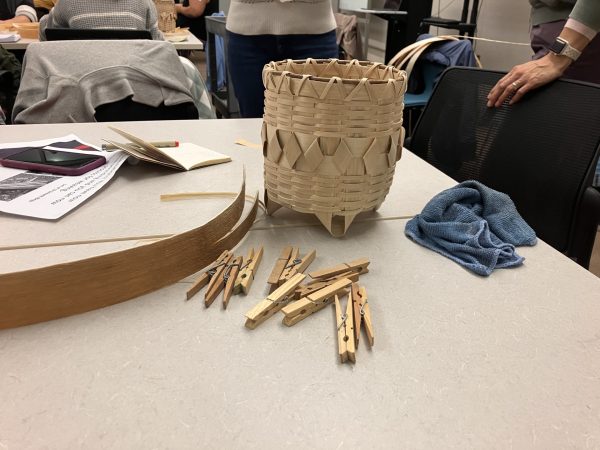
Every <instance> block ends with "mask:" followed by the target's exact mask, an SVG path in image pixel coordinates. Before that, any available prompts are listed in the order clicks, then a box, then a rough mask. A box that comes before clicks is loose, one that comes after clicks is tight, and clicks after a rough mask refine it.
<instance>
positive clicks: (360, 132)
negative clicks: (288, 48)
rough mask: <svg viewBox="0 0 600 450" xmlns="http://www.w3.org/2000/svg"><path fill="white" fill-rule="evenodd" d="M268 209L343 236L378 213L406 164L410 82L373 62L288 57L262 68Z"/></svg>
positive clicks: (399, 73)
mask: <svg viewBox="0 0 600 450" xmlns="http://www.w3.org/2000/svg"><path fill="white" fill-rule="evenodd" d="M263 83H264V85H265V114H264V125H263V131H262V139H263V154H264V157H265V204H266V206H267V211H268V213H269V214H272V213H274V212H275V211H276V210H277V209H279V207H280V206H286V207H288V208H291V209H293V210H295V211H299V212H304V213H312V214H315V215H316V216H317V218H318V219H319V220H320V221H321V222H322V223H323V225H324V226H325V227H326V228H327V230H328V231H329V232H330V233H331V234H332V235H333V236H342V235H344V234H345V233H346V231H347V230H348V227H349V226H350V224H351V223H352V221H353V220H354V218H355V217H356V215H357V214H358V213H360V212H362V211H369V210H374V209H377V208H379V206H380V205H381V204H382V202H383V200H384V199H385V197H386V195H387V193H388V191H389V188H390V185H391V183H392V178H393V175H394V170H395V167H396V162H397V161H398V160H399V159H400V156H401V151H402V142H403V137H404V132H403V129H402V109H403V103H402V102H403V97H404V92H405V90H406V77H405V73H404V72H403V71H400V70H397V69H396V68H393V67H390V66H385V65H383V64H375V63H369V62H359V61H356V60H353V61H338V60H314V59H310V58H309V59H307V60H299V61H293V60H286V61H279V62H272V63H270V64H268V65H266V66H265V68H264V70H263Z"/></svg>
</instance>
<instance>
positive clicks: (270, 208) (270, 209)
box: [265, 191, 281, 216]
mask: <svg viewBox="0 0 600 450" xmlns="http://www.w3.org/2000/svg"><path fill="white" fill-rule="evenodd" d="M265 207H266V208H267V215H268V216H271V215H273V213H274V212H275V211H277V210H278V209H279V208H281V205H280V204H279V203H275V202H274V201H273V200H269V194H267V191H265Z"/></svg>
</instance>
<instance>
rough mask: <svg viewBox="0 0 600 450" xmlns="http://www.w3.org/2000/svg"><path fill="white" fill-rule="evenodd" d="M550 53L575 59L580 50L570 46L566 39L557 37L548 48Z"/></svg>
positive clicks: (579, 54)
mask: <svg viewBox="0 0 600 450" xmlns="http://www.w3.org/2000/svg"><path fill="white" fill-rule="evenodd" d="M548 50H550V51H551V52H552V53H554V54H555V55H559V56H566V57H567V58H570V59H572V60H573V61H577V58H579V56H581V52H580V51H579V50H577V49H576V48H574V47H571V44H569V42H568V41H566V40H564V39H563V38H561V37H557V38H556V40H555V41H554V42H553V43H552V45H551V46H550V47H549V48H548Z"/></svg>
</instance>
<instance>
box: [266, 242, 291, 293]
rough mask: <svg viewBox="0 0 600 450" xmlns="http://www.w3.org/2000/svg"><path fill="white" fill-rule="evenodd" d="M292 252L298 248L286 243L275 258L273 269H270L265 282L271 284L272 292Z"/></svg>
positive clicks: (277, 284)
mask: <svg viewBox="0 0 600 450" xmlns="http://www.w3.org/2000/svg"><path fill="white" fill-rule="evenodd" d="M293 252H298V248H297V247H292V246H291V245H288V246H286V247H284V249H283V250H282V251H281V254H280V255H279V258H277V261H275V265H274V266H273V270H271V275H269V278H268V279H267V283H268V284H270V285H271V292H273V291H274V290H275V289H277V286H279V277H281V273H282V272H283V270H284V269H285V266H286V265H287V263H288V261H289V260H290V257H291V256H292V253H293Z"/></svg>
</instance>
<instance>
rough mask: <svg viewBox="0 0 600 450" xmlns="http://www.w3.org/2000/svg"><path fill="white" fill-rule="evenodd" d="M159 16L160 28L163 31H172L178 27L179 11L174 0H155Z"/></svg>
mask: <svg viewBox="0 0 600 450" xmlns="http://www.w3.org/2000/svg"><path fill="white" fill-rule="evenodd" d="M154 4H155V5H156V13H157V16H158V29H159V30H160V31H162V32H163V33H171V32H173V31H175V28H177V12H176V11H175V1H174V0H154Z"/></svg>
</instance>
